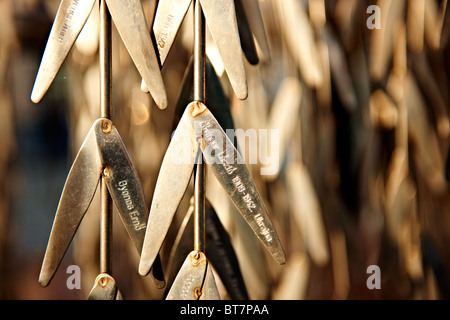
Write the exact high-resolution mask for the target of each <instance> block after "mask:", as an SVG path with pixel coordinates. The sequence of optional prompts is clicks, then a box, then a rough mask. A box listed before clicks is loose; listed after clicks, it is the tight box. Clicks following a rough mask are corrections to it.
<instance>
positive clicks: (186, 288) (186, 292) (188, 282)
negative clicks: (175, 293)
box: [181, 276, 195, 299]
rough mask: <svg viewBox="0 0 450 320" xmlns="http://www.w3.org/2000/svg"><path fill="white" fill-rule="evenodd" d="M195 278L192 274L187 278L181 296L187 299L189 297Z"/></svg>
mask: <svg viewBox="0 0 450 320" xmlns="http://www.w3.org/2000/svg"><path fill="white" fill-rule="evenodd" d="M194 280H195V279H194V277H192V276H189V277H188V278H187V279H186V282H185V283H184V285H183V288H182V289H181V296H182V297H183V298H185V299H186V298H187V297H188V295H189V288H190V287H191V286H192V283H193V282H194Z"/></svg>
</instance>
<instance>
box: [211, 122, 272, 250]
mask: <svg viewBox="0 0 450 320" xmlns="http://www.w3.org/2000/svg"><path fill="white" fill-rule="evenodd" d="M212 126H213V125H212V124H211V122H209V121H205V122H204V123H202V131H203V139H204V140H205V142H206V143H207V144H208V145H210V146H211V147H212V148H213V149H214V150H215V151H216V157H217V158H218V160H219V163H220V164H222V165H223V168H224V169H225V171H226V172H227V174H228V175H229V176H232V175H233V174H235V172H236V171H237V170H238V167H237V166H235V164H234V163H233V162H231V161H230V159H229V156H230V155H229V154H228V153H227V152H226V150H223V151H220V152H219V150H220V149H219V145H218V143H217V141H216V140H215V139H214V134H213V130H214V129H213V128H212ZM231 181H232V182H233V186H234V188H235V190H236V191H237V192H239V193H240V194H241V199H242V202H243V203H245V206H246V207H247V210H248V212H249V213H251V214H252V215H253V219H254V221H255V222H256V224H257V226H258V227H259V232H260V234H261V235H262V236H263V237H264V238H265V239H266V241H267V242H271V241H272V240H273V238H272V236H271V231H270V229H269V228H268V227H267V226H266V223H265V221H264V217H263V216H262V215H261V214H260V213H257V214H255V211H258V210H257V205H256V203H255V201H254V199H253V198H252V196H254V195H253V194H252V193H251V190H250V192H247V188H246V187H245V184H244V182H243V181H242V179H241V177H240V176H239V175H238V174H235V175H234V177H233V176H232V177H231Z"/></svg>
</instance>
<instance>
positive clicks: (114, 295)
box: [88, 273, 123, 300]
mask: <svg viewBox="0 0 450 320" xmlns="http://www.w3.org/2000/svg"><path fill="white" fill-rule="evenodd" d="M88 300H123V298H122V294H121V293H120V291H119V288H117V284H116V280H114V278H113V277H111V276H110V275H109V274H106V273H103V274H99V275H98V276H97V278H96V279H95V284H94V287H93V288H92V290H91V292H90V293H89V296H88Z"/></svg>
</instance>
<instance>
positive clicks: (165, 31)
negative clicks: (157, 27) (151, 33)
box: [156, 14, 174, 55]
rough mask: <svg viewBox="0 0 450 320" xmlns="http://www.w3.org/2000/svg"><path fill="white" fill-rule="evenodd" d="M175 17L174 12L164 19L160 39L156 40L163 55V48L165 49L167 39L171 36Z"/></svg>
mask: <svg viewBox="0 0 450 320" xmlns="http://www.w3.org/2000/svg"><path fill="white" fill-rule="evenodd" d="M173 18H174V16H173V15H172V14H169V15H168V16H167V18H166V20H165V21H164V24H163V27H162V30H161V34H160V35H159V37H158V41H157V42H156V43H157V45H158V51H159V55H161V51H162V49H164V47H165V46H166V42H167V39H168V38H169V35H170V29H171V27H172V23H173Z"/></svg>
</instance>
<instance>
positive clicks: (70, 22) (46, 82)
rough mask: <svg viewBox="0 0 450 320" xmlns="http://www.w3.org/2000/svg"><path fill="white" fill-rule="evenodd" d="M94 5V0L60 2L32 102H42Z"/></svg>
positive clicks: (33, 91)
mask: <svg viewBox="0 0 450 320" xmlns="http://www.w3.org/2000/svg"><path fill="white" fill-rule="evenodd" d="M94 3H95V0H62V1H61V3H60V5H59V8H58V11H57V13H56V18H55V21H54V23H53V26H52V29H51V31H50V36H49V39H48V42H47V46H46V47H45V51H44V55H43V56H42V61H41V64H40V66H39V70H38V73H37V76H36V80H35V82H34V86H33V90H32V92H31V100H32V101H33V102H35V103H38V102H39V101H41V100H42V98H43V97H44V95H45V93H46V92H47V90H48V89H49V87H50V85H51V84H52V82H53V80H54V79H55V76H56V74H57V73H58V71H59V69H60V68H61V65H62V64H63V62H64V60H65V59H66V57H67V55H68V54H69V51H70V49H71V48H72V47H73V44H74V43H75V40H76V39H77V37H78V35H79V34H80V32H81V29H83V26H84V24H85V23H86V20H87V18H88V17H89V15H90V13H91V11H92V8H93V6H94Z"/></svg>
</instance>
